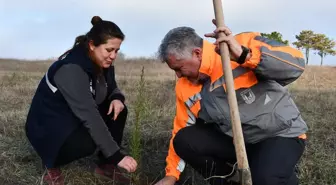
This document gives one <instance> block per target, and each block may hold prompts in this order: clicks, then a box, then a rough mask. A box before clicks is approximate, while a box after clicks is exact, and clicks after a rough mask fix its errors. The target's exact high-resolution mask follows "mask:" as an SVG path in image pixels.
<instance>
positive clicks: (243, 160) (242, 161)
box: [213, 0, 252, 185]
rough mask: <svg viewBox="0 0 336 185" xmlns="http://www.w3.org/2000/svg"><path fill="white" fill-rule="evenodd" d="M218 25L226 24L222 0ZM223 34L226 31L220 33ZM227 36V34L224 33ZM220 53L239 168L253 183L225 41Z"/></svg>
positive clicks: (217, 1) (247, 184)
mask: <svg viewBox="0 0 336 185" xmlns="http://www.w3.org/2000/svg"><path fill="white" fill-rule="evenodd" d="M213 5H214V10H215V18H216V25H217V28H218V27H223V26H224V25H225V24H224V15H223V8H222V2H221V0H213ZM220 34H222V35H219V37H220V36H223V34H224V33H220ZM224 36H225V35H224ZM219 49H220V55H221V59H222V65H223V73H224V77H225V85H226V89H227V94H228V101H229V106H230V116H231V122H232V131H233V138H234V146H235V151H236V157H237V162H238V170H239V173H240V180H241V184H242V185H252V178H251V172H250V168H249V164H248V160H247V155H246V149H245V142H244V136H243V131H242V126H241V121H240V115H239V111H238V103H237V97H236V92H235V89H234V82H233V76H232V68H231V63H230V54H229V48H228V45H227V44H226V43H225V42H221V43H219Z"/></svg>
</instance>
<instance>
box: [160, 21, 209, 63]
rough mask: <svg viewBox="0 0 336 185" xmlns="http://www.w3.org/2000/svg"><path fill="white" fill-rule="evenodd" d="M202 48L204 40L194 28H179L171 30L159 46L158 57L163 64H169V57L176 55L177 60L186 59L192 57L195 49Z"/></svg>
mask: <svg viewBox="0 0 336 185" xmlns="http://www.w3.org/2000/svg"><path fill="white" fill-rule="evenodd" d="M202 46H203V39H202V38H201V37H200V36H199V35H197V33H196V32H195V30H194V29H193V28H190V27H177V28H174V29H172V30H170V31H169V32H168V33H167V34H166V36H165V37H164V38H163V40H162V42H161V44H160V46H159V50H158V57H159V59H160V60H161V61H163V62H167V59H168V55H174V56H175V57H176V58H177V59H185V58H188V57H191V54H192V50H193V48H195V47H200V48H202Z"/></svg>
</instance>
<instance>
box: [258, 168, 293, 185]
mask: <svg viewBox="0 0 336 185" xmlns="http://www.w3.org/2000/svg"><path fill="white" fill-rule="evenodd" d="M274 168H277V167H276V166H275V167H274ZM254 170H255V171H253V172H252V181H253V184H255V185H277V184H287V185H297V183H298V179H297V176H296V174H295V172H293V173H289V174H281V173H276V172H274V171H273V170H267V169H254Z"/></svg>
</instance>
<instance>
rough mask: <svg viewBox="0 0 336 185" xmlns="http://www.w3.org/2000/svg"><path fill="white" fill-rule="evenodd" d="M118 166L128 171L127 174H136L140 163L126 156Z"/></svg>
mask: <svg viewBox="0 0 336 185" xmlns="http://www.w3.org/2000/svg"><path fill="white" fill-rule="evenodd" d="M118 166H119V167H120V168H123V169H125V170H127V172H135V170H136V169H137V166H138V163H137V162H136V161H135V160H134V159H133V158H132V157H130V156H125V157H124V158H123V159H122V160H121V161H120V162H119V163H118Z"/></svg>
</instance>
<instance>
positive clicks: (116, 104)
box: [107, 100, 125, 120]
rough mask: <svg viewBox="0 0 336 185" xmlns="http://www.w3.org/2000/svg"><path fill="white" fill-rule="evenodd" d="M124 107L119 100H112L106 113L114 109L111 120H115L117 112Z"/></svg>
mask: <svg viewBox="0 0 336 185" xmlns="http://www.w3.org/2000/svg"><path fill="white" fill-rule="evenodd" d="M124 108H125V106H124V104H123V103H122V102H121V101H120V100H113V101H112V102H111V104H110V108H109V111H108V113H107V115H110V114H111V113H112V111H113V110H114V115H113V120H116V119H117V117H118V115H119V113H120V112H121V111H122V110H123V109H124Z"/></svg>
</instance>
